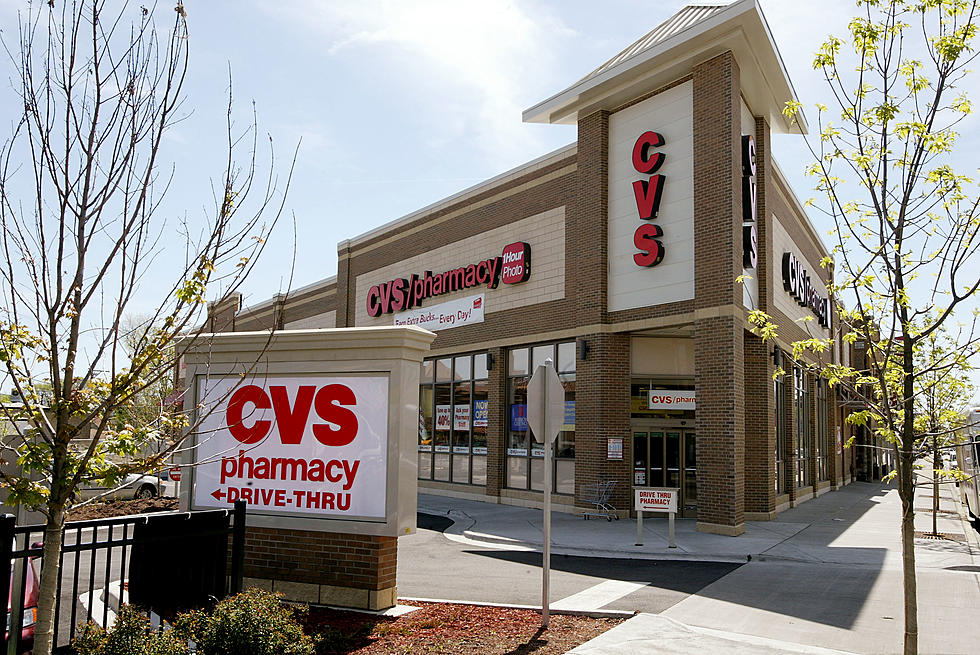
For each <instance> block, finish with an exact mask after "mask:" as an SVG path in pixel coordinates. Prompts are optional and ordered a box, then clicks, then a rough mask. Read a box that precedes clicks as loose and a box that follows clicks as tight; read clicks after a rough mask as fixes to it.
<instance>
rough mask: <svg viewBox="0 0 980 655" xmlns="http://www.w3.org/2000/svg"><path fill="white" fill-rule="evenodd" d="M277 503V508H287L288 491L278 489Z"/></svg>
mask: <svg viewBox="0 0 980 655" xmlns="http://www.w3.org/2000/svg"><path fill="white" fill-rule="evenodd" d="M275 502H276V507H285V506H286V490H285V489H276V501H275Z"/></svg>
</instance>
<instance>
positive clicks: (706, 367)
mask: <svg viewBox="0 0 980 655" xmlns="http://www.w3.org/2000/svg"><path fill="white" fill-rule="evenodd" d="M693 80H694V162H695V164H694V189H695V192H694V253H695V259H694V276H695V297H694V305H695V310H696V312H697V313H696V319H695V337H694V339H695V344H694V352H695V385H696V387H697V392H698V410H697V414H696V425H697V434H698V440H697V475H698V528H699V529H700V530H705V531H711V532H719V533H722V534H729V535H737V534H741V533H742V532H744V531H745V504H744V487H745V464H744V459H745V421H744V406H745V387H744V380H745V374H744V365H745V357H744V343H743V332H744V329H745V326H744V321H743V319H742V318H741V314H740V310H738V309H737V308H738V307H740V306H741V295H742V291H741V287H738V286H737V285H736V282H735V278H736V277H737V276H738V275H739V274H741V272H742V261H741V260H742V254H741V253H742V248H741V234H742V197H741V186H740V184H741V125H740V119H739V116H740V111H741V109H740V97H739V72H738V65H737V64H736V62H735V59H734V57H733V56H732V54H731V53H730V52H728V53H725V54H722V55H719V56H717V57H715V58H713V59H710V60H708V61H706V62H704V63H703V64H701V65H699V66H698V67H696V68H695V70H694V77H693Z"/></svg>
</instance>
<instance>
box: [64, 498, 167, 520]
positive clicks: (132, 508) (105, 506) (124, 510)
mask: <svg viewBox="0 0 980 655" xmlns="http://www.w3.org/2000/svg"><path fill="white" fill-rule="evenodd" d="M178 502H179V501H178V500H177V499H176V498H173V497H169V496H159V497H157V498H147V499H146V500H142V499H139V498H133V499H131V500H106V501H104V502H94V503H89V504H88V505H82V506H81V507H73V508H72V509H70V510H68V520H69V521H91V520H93V519H107V518H111V517H113V516H129V515H131V514H147V513H150V512H175V511H177V509H178Z"/></svg>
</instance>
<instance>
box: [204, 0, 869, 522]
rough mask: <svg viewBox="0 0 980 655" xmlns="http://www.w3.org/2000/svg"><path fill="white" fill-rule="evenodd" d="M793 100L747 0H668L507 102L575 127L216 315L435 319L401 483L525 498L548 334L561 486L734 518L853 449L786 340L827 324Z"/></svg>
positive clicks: (294, 325)
mask: <svg viewBox="0 0 980 655" xmlns="http://www.w3.org/2000/svg"><path fill="white" fill-rule="evenodd" d="M795 99H796V97H795V94H794V91H793V87H792V84H791V83H790V80H789V79H788V77H787V75H786V71H785V69H784V67H783V64H782V61H781V59H780V56H779V53H778V52H777V50H776V47H775V44H774V42H773V38H772V35H771V34H770V32H769V29H768V26H767V24H766V21H765V19H764V17H763V15H762V13H761V10H760V8H759V5H758V3H757V2H756V0H739V1H738V2H734V3H732V4H722V3H718V4H716V5H707V6H706V5H704V4H698V5H691V6H688V7H685V8H684V9H682V10H681V11H680V12H678V13H677V14H676V15H674V16H672V17H671V18H669V19H668V20H667V21H666V22H664V23H663V24H662V25H660V26H658V27H657V28H655V29H654V30H653V31H651V32H650V33H649V34H647V35H645V36H644V37H643V38H641V39H640V40H639V41H637V42H636V43H634V44H633V45H631V46H629V47H628V48H627V49H626V50H624V51H623V52H622V53H620V54H619V55H617V56H616V57H614V58H613V59H612V60H610V61H608V62H606V63H604V64H603V65H602V66H600V67H599V68H597V69H596V70H595V71H593V72H592V73H590V74H589V75H587V76H586V77H585V78H583V79H582V80H580V81H578V82H576V83H575V84H574V85H572V86H571V87H569V88H567V89H565V90H563V91H561V92H559V93H557V94H556V95H554V96H552V97H551V98H548V99H547V100H545V101H543V102H541V103H539V104H538V105H535V106H534V107H532V108H530V109H528V110H527V111H526V112H525V113H524V120H525V121H531V122H545V123H573V124H576V125H577V126H578V138H577V140H576V142H575V143H573V144H571V145H569V146H567V147H565V148H562V149H560V150H558V151H556V152H553V153H551V154H548V155H546V156H544V157H541V158H540V159H537V160H534V161H531V162H528V163H527V164H525V165H523V166H521V167H519V168H517V169H515V170H512V171H509V172H507V173H505V174H503V175H500V176H498V177H496V178H493V179H490V180H487V181H486V182H484V183H481V184H478V185H476V186H474V187H472V188H470V189H467V190H465V191H463V192H461V193H459V194H457V195H454V196H452V197H449V198H446V199H445V200H442V201H440V202H438V203H436V204H434V205H431V206H429V207H426V208H424V209H422V210H419V211H418V212H415V213H413V214H410V215H408V216H405V217H403V218H400V219H398V220H396V221H393V222H391V223H389V224H387V225H385V226H383V227H381V228H379V229H376V230H373V231H371V232H368V233H366V234H362V235H360V236H356V237H354V238H352V239H350V240H349V241H345V242H342V243H341V244H339V247H338V254H339V263H338V274H337V276H336V277H335V278H330V279H327V280H323V281H320V282H316V283H314V284H312V285H309V286H307V287H304V288H302V289H299V290H296V291H294V292H292V293H291V294H289V296H288V297H285V296H278V297H276V298H274V299H272V300H270V301H268V302H265V303H262V304H260V305H258V306H254V307H251V308H248V309H245V310H239V308H238V306H227V305H226V306H224V307H221V306H216V307H212V308H211V321H212V324H213V328H214V329H215V330H257V329H268V328H270V327H277V328H280V329H298V328H313V327H316V328H324V327H346V326H357V327H363V326H372V325H392V324H396V325H401V324H414V325H420V326H422V327H425V328H427V329H430V330H433V331H435V332H436V333H437V335H438V336H437V338H436V340H435V342H434V343H433V350H432V354H431V357H430V358H428V359H427V360H426V361H425V362H424V364H423V368H422V382H421V388H420V389H419V441H418V475H419V486H420V487H421V488H422V489H423V490H424V491H426V492H428V493H440V494H448V495H453V496H460V497H467V498H478V499H482V500H487V501H490V502H500V503H511V504H520V505H536V504H537V503H538V502H539V501H540V489H541V486H542V479H543V466H544V459H543V454H544V452H543V450H542V446H541V445H540V444H538V443H537V442H536V441H535V440H534V439H533V437H532V435H531V434H530V432H529V430H528V428H527V421H526V390H527V383H528V380H529V377H530V375H531V373H532V372H533V371H534V368H535V367H536V366H537V365H538V364H540V363H542V362H543V361H544V360H545V359H546V358H549V357H550V358H551V359H552V360H553V361H554V362H555V365H556V368H557V370H558V372H559V375H560V377H561V379H562V380H563V382H564V386H565V398H566V411H565V425H564V429H563V431H562V433H561V435H560V436H559V438H558V440H557V443H556V444H555V453H554V454H555V458H554V460H553V462H554V467H555V470H554V473H555V480H556V489H555V496H554V503H555V507H556V508H558V509H564V510H565V511H570V512H575V511H579V512H580V511H582V510H583V509H584V508H586V507H587V504H586V503H585V499H586V496H587V488H588V486H589V485H591V484H594V483H596V482H598V481H606V480H614V481H616V483H617V484H616V487H615V491H614V493H613V496H612V499H611V503H612V505H613V506H615V507H616V508H619V509H621V510H623V511H624V514H625V512H626V511H628V509H629V507H630V506H631V504H632V502H631V498H632V488H633V487H634V486H672V487H679V488H680V490H681V492H680V494H681V495H680V501H681V503H680V505H681V507H682V510H683V514H684V515H685V516H688V517H693V518H696V519H697V524H698V528H699V529H700V530H703V531H707V532H715V533H720V534H727V535H733V536H734V535H738V534H741V533H742V532H743V531H744V530H745V521H746V520H766V519H770V518H772V517H774V516H775V515H776V514H777V513H778V512H779V511H780V510H782V509H785V508H788V507H790V506H792V505H794V504H797V503H799V502H802V501H804V500H806V499H809V498H812V497H814V496H815V495H818V494H820V493H823V492H825V491H828V490H830V489H832V488H835V487H837V486H838V485H841V484H843V483H844V482H845V481H846V480H845V475H844V471H846V470H848V468H849V464H848V462H847V461H845V458H846V457H849V456H850V454H849V451H848V453H847V454H846V455H845V454H844V453H842V449H841V448H840V440H839V438H838V437H837V436H836V435H837V434H838V432H837V430H836V426H837V420H836V416H837V412H836V402H835V399H834V397H833V395H832V394H831V393H830V392H829V391H828V389H827V388H826V386H825V385H824V384H823V382H822V381H819V380H817V379H815V378H814V377H812V376H810V375H807V374H806V373H805V372H804V371H803V370H802V369H801V368H799V367H797V366H796V365H795V364H794V362H793V361H792V360H791V359H790V357H789V356H788V355H787V354H786V351H787V350H789V351H790V352H791V349H790V348H789V344H790V343H791V342H792V341H793V340H795V339H799V338H804V337H806V336H807V334H812V335H815V336H821V337H826V336H829V334H830V331H831V330H833V329H835V325H834V322H833V317H832V316H831V312H830V311H829V306H828V305H829V303H828V300H827V291H826V287H825V276H826V275H827V273H826V272H825V271H824V269H822V268H820V266H819V262H820V260H821V258H823V257H824V256H825V255H827V251H826V249H825V248H824V246H823V245H822V243H821V241H820V238H819V237H818V236H817V233H816V231H815V230H814V228H813V226H812V225H811V224H810V222H809V220H808V219H807V217H806V214H805V213H804V211H803V208H802V207H801V205H800V203H799V201H798V200H797V198H796V197H795V195H794V194H793V192H792V190H791V189H790V188H789V186H788V184H787V182H786V179H785V177H784V176H783V174H782V173H781V172H780V170H779V168H778V167H777V166H776V164H775V162H774V160H773V157H772V153H771V150H770V135H771V134H773V133H779V132H788V131H789V130H790V129H791V126H790V125H789V124H788V123H787V122H786V121H785V120H784V118H783V116H782V114H781V110H782V108H783V106H784V104H785V102H786V101H788V100H795ZM793 129H795V128H793ZM754 309H760V310H763V311H765V312H768V313H769V314H770V315H771V316H772V317H773V318H774V320H775V321H776V322H777V323H778V324H779V326H780V330H779V333H780V340H779V342H778V343H776V344H775V345H774V344H773V343H771V342H770V343H763V342H762V340H761V339H760V338H759V337H757V336H756V335H754V334H753V333H752V331H751V326H750V324H749V322H748V315H749V312H750V311H751V310H754ZM776 367H781V368H782V369H784V370H785V371H786V375H784V376H782V377H780V378H779V379H778V380H777V381H774V380H773V372H774V370H775V368H776ZM536 490H537V491H536Z"/></svg>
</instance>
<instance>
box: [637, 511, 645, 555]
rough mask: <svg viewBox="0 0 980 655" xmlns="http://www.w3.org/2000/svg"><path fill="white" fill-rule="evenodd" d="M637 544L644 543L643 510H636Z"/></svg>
mask: <svg viewBox="0 0 980 655" xmlns="http://www.w3.org/2000/svg"><path fill="white" fill-rule="evenodd" d="M636 545H637V546H642V545H643V510H642V509H638V510H636Z"/></svg>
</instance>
